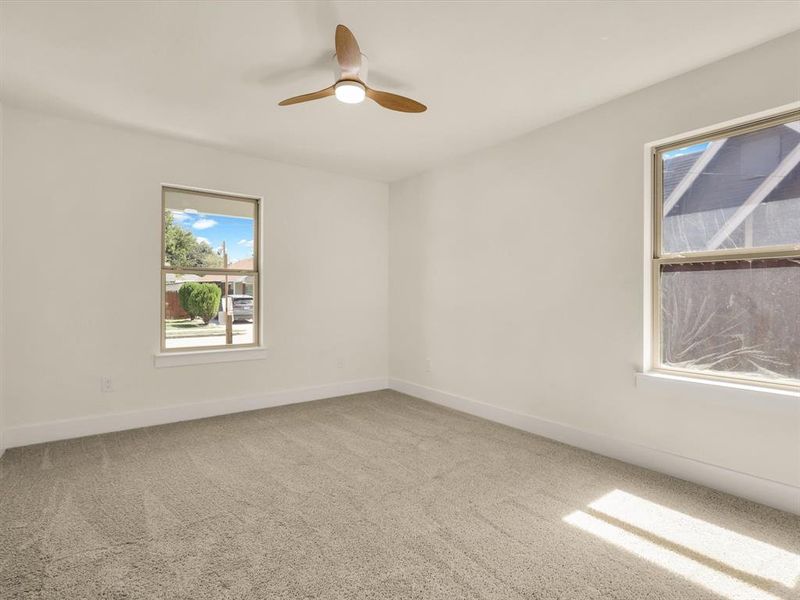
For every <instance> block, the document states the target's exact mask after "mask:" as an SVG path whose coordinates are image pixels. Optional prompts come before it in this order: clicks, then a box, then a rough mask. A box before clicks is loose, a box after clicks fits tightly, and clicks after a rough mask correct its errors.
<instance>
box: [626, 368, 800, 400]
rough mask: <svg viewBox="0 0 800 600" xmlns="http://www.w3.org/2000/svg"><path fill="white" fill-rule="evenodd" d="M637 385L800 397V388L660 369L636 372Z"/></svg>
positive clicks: (654, 387)
mask: <svg viewBox="0 0 800 600" xmlns="http://www.w3.org/2000/svg"><path fill="white" fill-rule="evenodd" d="M635 377H636V387H637V388H645V389H647V388H650V389H656V388H658V389H667V388H672V389H674V388H675V386H712V387H713V388H723V389H725V388H727V389H729V390H732V391H733V392H734V393H736V392H739V393H743V394H750V395H752V394H758V395H765V396H782V397H784V398H798V399H800V390H797V391H795V390H791V389H782V388H773V387H768V386H760V385H753V384H748V383H734V382H731V381H719V380H716V379H703V378H702V377H685V376H682V375H676V374H672V373H664V372H660V371H646V372H644V373H636V376H635Z"/></svg>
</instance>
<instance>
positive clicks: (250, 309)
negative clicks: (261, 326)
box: [163, 272, 258, 350]
mask: <svg viewBox="0 0 800 600" xmlns="http://www.w3.org/2000/svg"><path fill="white" fill-rule="evenodd" d="M164 278H165V279H164V323H163V327H164V347H165V348H166V349H168V350H169V349H175V348H198V347H203V348H206V347H224V346H240V345H242V344H252V343H254V342H255V331H256V330H255V328H256V326H257V324H256V310H255V307H256V297H255V293H256V290H257V289H258V285H257V276H256V275H254V274H253V275H233V274H231V275H227V276H226V275H225V273H224V272H222V273H213V274H212V273H205V274H177V273H165V274H164ZM226 279H227V290H228V300H229V303H230V305H231V306H230V309H229V311H228V312H230V313H231V314H232V315H233V323H232V327H231V334H232V343H231V344H227V342H226V333H227V331H226V319H225V316H224V315H220V312H224V298H223V293H222V291H223V289H224V288H225V285H226ZM198 288H200V289H199V291H198Z"/></svg>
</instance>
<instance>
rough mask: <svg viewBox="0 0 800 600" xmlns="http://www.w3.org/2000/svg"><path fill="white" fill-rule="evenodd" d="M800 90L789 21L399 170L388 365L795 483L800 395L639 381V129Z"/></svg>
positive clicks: (737, 110) (730, 114)
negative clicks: (741, 44)
mask: <svg viewBox="0 0 800 600" xmlns="http://www.w3.org/2000/svg"><path fill="white" fill-rule="evenodd" d="M643 66H646V52H645V49H643ZM541 93H543V94H546V93H547V90H542V91H541ZM799 99H800V34H792V35H790V36H786V37H783V38H780V39H778V40H775V41H773V42H771V43H768V44H766V45H763V46H761V47H758V48H755V49H753V50H751V51H748V52H745V53H742V54H739V55H736V56H733V57H730V58H728V59H726V60H723V61H721V62H718V63H715V64H713V65H710V66H708V67H705V68H702V69H699V70H696V71H693V72H691V73H688V74H686V75H683V76H680V77H677V78H675V79H671V80H669V81H666V82H663V83H660V84H658V85H655V86H653V87H650V88H648V89H645V90H643V91H640V92H637V93H635V94H632V95H629V96H626V97H624V98H621V99H619V100H616V101H613V102H610V103H608V104H605V105H602V106H600V107H597V108H595V109H592V110H589V111H587V112H584V113H582V114H580V115H577V116H575V117H572V118H569V119H566V120H564V121H561V122H558V123H555V124H553V125H550V126H548V127H545V128H543V129H540V130H537V131H535V132H533V133H531V134H529V135H526V136H524V137H521V138H518V139H516V140H513V141H510V142H508V143H505V144H502V145H499V146H497V147H494V148H491V149H487V150H485V151H481V152H478V153H475V154H471V155H469V156H465V157H463V158H462V159H460V160H458V161H455V162H452V163H450V164H447V165H444V166H441V167H440V168H436V169H433V170H431V171H430V172H427V173H425V174H422V175H420V176H417V177H414V178H411V179H408V180H405V181H402V182H398V183H395V184H392V186H391V188H390V251H389V264H390V266H389V271H390V301H389V304H390V326H389V329H390V367H389V370H390V377H391V378H394V379H396V380H399V381H400V383H402V381H405V382H412V383H413V384H417V385H418V386H425V387H426V388H432V390H433V391H431V394H432V397H434V398H435V397H437V396H436V393H437V392H436V391H440V392H441V391H443V392H447V393H448V394H453V395H455V396H456V397H458V398H465V399H471V400H476V401H478V402H482V403H484V404H488V405H490V407H495V408H497V409H504V410H506V411H512V412H513V413H516V414H523V415H533V416H535V417H540V418H542V419H547V420H551V421H556V422H559V423H563V424H566V425H568V426H570V427H574V428H578V429H581V430H584V431H588V432H594V433H598V434H601V435H603V436H609V437H611V438H613V439H615V440H621V441H623V442H626V443H631V444H641V445H643V446H646V447H648V448H654V449H657V450H663V451H665V452H668V453H674V454H677V455H680V456H683V457H688V458H691V459H695V460H699V461H702V462H706V463H711V464H714V465H719V466H722V467H725V468H727V469H732V470H735V471H738V472H740V473H746V474H749V475H755V476H757V477H761V478H766V479H769V480H773V481H777V482H782V483H785V484H790V485H798V484H800V401H798V399H797V398H792V397H787V396H783V397H777V396H776V397H772V396H764V395H748V394H742V393H735V392H731V391H730V390H725V389H720V388H717V387H712V386H707V385H697V384H686V385H682V384H676V383H674V382H670V383H672V385H657V384H652V385H648V386H646V387H640V388H636V387H635V385H634V372H635V371H636V370H638V369H641V367H642V348H643V325H642V323H643V289H644V282H643V279H644V275H643V267H642V263H643V236H644V226H643V206H644V202H643V187H644V182H643V179H644V173H643V162H644V161H643V145H644V144H645V143H647V142H650V141H653V140H657V139H660V138H664V137H667V136H670V135H675V134H679V133H681V132H685V131H688V130H692V129H695V128H699V127H704V126H708V125H711V124H714V123H718V122H721V121H725V120H729V119H733V118H736V117H740V116H742V115H747V114H750V113H754V112H757V111H763V110H766V109H770V108H773V107H776V106H781V105H785V104H787V103H790V102H793V101H796V100H799ZM501 109H502V108H501V107H498V110H501ZM394 385H398V381H395V382H394ZM401 387H402V386H401ZM405 389H414V388H413V387H412V388H405ZM417 389H422V388H417ZM440 397H443V398H445V397H447V396H445V395H440ZM456 404H457V402H456ZM465 406H466V404H465ZM473 406H477V405H473ZM484 408H485V407H484ZM484 413H485V414H489V415H491V414H495V413H492V411H491V410H489V409H486V408H485V410H484ZM497 414H499V413H497Z"/></svg>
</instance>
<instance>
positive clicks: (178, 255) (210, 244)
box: [161, 187, 259, 351]
mask: <svg viewBox="0 0 800 600" xmlns="http://www.w3.org/2000/svg"><path fill="white" fill-rule="evenodd" d="M162 197H163V227H162V266H161V274H162V319H161V321H162V323H161V348H162V350H164V351H169V350H191V349H199V350H210V349H214V348H229V347H243V346H255V345H258V342H259V340H258V318H259V310H258V306H259V303H258V231H259V228H258V200H257V199H255V198H245V197H241V196H235V195H226V194H217V193H210V192H204V191H195V190H188V189H181V188H172V187H164V188H163V190H162Z"/></svg>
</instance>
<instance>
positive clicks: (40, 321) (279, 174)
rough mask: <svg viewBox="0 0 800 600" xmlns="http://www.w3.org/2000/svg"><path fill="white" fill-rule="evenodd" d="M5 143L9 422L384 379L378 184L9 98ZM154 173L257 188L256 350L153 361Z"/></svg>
mask: <svg viewBox="0 0 800 600" xmlns="http://www.w3.org/2000/svg"><path fill="white" fill-rule="evenodd" d="M4 146H5V156H4V171H5V175H6V178H5V181H4V183H3V191H4V198H5V215H4V216H5V223H6V224H7V226H6V228H5V241H4V244H5V246H4V252H3V267H4V280H5V282H6V290H5V292H6V293H5V306H4V310H3V313H2V314H3V316H4V317H5V326H6V328H5V335H4V336H3V337H4V339H3V348H4V351H5V373H6V381H5V393H6V424H5V425H6V427H7V428H9V430H13V429H15V428H20V427H24V426H29V425H32V424H37V423H48V422H52V421H58V420H61V419H79V418H83V417H88V416H92V415H104V414H111V413H121V412H125V411H140V410H146V409H156V408H163V407H165V406H172V405H180V404H185V403H195V402H202V401H208V400H219V399H224V398H231V399H236V398H242V397H249V396H254V395H259V394H265V393H269V392H275V391H276V390H295V389H304V388H309V387H313V386H322V385H328V384H335V383H338V382H352V381H362V380H369V379H376V378H377V379H383V380H384V381H385V378H386V365H387V322H386V313H387V286H388V282H387V277H388V276H387V245H388V243H387V235H388V232H387V211H388V207H387V203H388V187H387V186H386V184H382V183H375V182H369V181H362V180H357V179H352V178H347V177H342V176H338V175H332V174H327V173H323V172H319V171H314V170H309V169H303V168H297V167H293V166H288V165H284V164H279V163H275V162H270V161H266V160H262V159H258V158H253V157H249V156H244V155H240V154H235V153H231V152H225V151H220V150H217V149H213V148H209V147H204V146H200V145H194V144H190V143H184V142H179V141H174V140H169V139H164V138H159V137H155V136H151V135H147V134H142V133H134V132H131V131H127V130H123V129H116V128H112V127H106V126H99V125H93V124H88V123H83V122H77V121H69V120H64V119H59V118H54V117H51V116H46V115H43V114H38V113H34V112H28V111H25V110H20V109H16V108H11V107H8V106H7V107H6V110H5V123H4ZM162 182H169V183H176V184H183V185H190V186H197V187H201V188H208V189H217V190H224V191H231V192H239V193H245V194H253V195H263V196H264V198H265V200H264V210H263V238H264V252H263V254H264V264H263V276H262V294H263V295H262V298H263V311H264V320H265V332H266V345H267V347H268V348H269V353H268V358H266V359H264V360H258V361H248V362H235V363H225V364H212V365H203V366H185V367H177V368H167V369H156V368H154V365H153V355H154V353H156V352H157V350H158V348H159V302H160V300H159V298H160V295H159V294H160V283H159V278H160V271H159V260H160V257H159V253H160V218H161V216H160V202H161V195H160V194H161V192H160V184H161V183H162ZM103 375H109V376H111V377H112V379H113V385H114V387H115V391H113V392H112V393H105V394H103V393H101V391H100V377H101V376H103ZM117 422H119V421H117Z"/></svg>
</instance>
